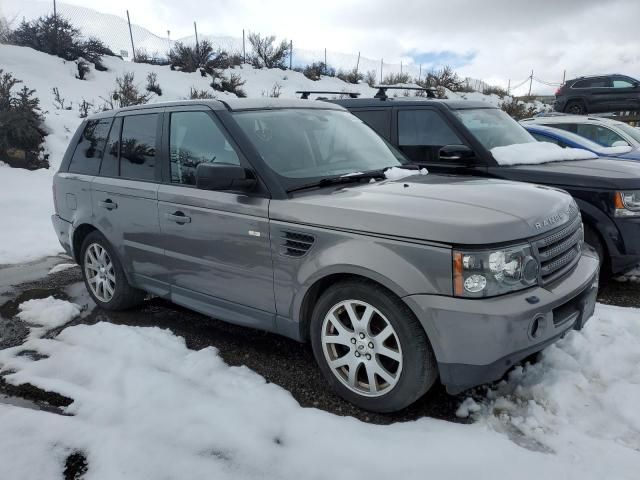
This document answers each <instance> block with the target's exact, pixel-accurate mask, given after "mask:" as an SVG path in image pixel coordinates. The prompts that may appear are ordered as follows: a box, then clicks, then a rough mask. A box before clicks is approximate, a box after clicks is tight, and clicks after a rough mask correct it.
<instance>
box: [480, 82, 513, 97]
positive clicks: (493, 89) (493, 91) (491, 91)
mask: <svg viewBox="0 0 640 480" xmlns="http://www.w3.org/2000/svg"><path fill="white" fill-rule="evenodd" d="M482 93H484V94H485V95H497V96H499V97H500V98H504V97H506V96H507V91H506V90H505V89H504V88H502V87H498V86H496V85H489V86H488V87H485V88H484V90H483V91H482Z"/></svg>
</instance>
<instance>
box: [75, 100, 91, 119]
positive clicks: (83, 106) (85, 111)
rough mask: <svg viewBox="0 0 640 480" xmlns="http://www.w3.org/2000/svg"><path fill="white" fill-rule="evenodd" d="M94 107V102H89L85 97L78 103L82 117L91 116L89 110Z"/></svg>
mask: <svg viewBox="0 0 640 480" xmlns="http://www.w3.org/2000/svg"><path fill="white" fill-rule="evenodd" d="M92 108H93V103H89V102H87V101H86V100H85V99H84V98H83V99H82V102H80V103H79V104H78V113H79V114H80V118H87V117H88V116H89V110H90V109H92Z"/></svg>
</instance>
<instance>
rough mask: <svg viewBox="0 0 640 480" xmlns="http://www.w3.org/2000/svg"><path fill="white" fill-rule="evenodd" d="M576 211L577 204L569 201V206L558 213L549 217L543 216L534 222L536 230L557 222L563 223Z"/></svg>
mask: <svg viewBox="0 0 640 480" xmlns="http://www.w3.org/2000/svg"><path fill="white" fill-rule="evenodd" d="M577 211H578V206H577V205H576V202H575V201H573V202H571V205H569V208H567V209H566V210H561V211H559V212H558V213H556V214H554V215H551V216H550V217H545V218H543V219H542V220H541V221H539V222H536V223H535V227H536V230H542V229H543V228H546V227H551V226H553V225H556V224H558V223H563V222H564V221H565V220H569V219H570V218H573V217H574V216H575V214H576V213H577Z"/></svg>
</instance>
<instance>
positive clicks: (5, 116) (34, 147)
mask: <svg viewBox="0 0 640 480" xmlns="http://www.w3.org/2000/svg"><path fill="white" fill-rule="evenodd" d="M19 83H22V82H21V81H20V80H18V79H16V78H15V77H14V76H13V75H11V74H10V73H4V72H3V70H1V69H0V160H2V161H4V162H6V163H8V164H9V165H10V166H12V167H20V168H27V169H29V170H36V169H38V168H49V161H48V160H47V157H48V156H47V155H44V154H43V151H44V149H43V147H42V142H43V141H44V137H45V135H46V133H45V131H44V129H43V128H42V124H43V121H44V118H43V116H42V110H41V109H40V100H39V99H38V98H37V97H33V94H34V93H35V90H30V89H29V88H27V87H25V86H23V87H22V89H20V90H18V91H17V92H15V93H14V92H13V91H12V90H13V89H14V87H15V86H16V85H18V84H19Z"/></svg>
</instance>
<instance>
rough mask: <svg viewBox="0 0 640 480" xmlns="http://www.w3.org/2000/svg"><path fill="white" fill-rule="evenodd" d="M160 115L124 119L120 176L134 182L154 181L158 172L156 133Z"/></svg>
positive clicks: (134, 116)
mask: <svg viewBox="0 0 640 480" xmlns="http://www.w3.org/2000/svg"><path fill="white" fill-rule="evenodd" d="M157 129H158V114H156V113H153V114H149V115H132V116H129V117H125V118H124V124H123V127H122V139H121V141H120V176H121V177H124V178H131V179H134V180H154V179H155V176H156V175H155V172H156V169H155V167H156V132H157Z"/></svg>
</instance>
